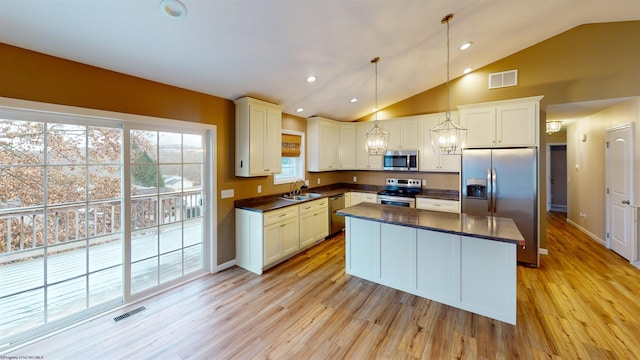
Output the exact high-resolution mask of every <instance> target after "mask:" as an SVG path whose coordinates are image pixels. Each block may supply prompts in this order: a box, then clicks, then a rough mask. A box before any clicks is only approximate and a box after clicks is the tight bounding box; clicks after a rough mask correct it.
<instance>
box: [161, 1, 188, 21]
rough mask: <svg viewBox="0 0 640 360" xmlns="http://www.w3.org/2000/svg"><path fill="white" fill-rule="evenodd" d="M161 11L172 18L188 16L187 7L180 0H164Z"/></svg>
mask: <svg viewBox="0 0 640 360" xmlns="http://www.w3.org/2000/svg"><path fill="white" fill-rule="evenodd" d="M160 12H162V13H163V14H165V15H167V16H168V17H170V18H174V19H179V18H183V17H185V16H187V7H186V6H185V4H183V3H181V2H180V1H178V0H162V1H160Z"/></svg>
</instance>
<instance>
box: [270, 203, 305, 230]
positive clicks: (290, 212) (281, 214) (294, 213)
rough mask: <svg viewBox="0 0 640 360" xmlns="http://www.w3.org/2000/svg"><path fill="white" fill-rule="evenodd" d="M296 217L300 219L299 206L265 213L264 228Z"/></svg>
mask: <svg viewBox="0 0 640 360" xmlns="http://www.w3.org/2000/svg"><path fill="white" fill-rule="evenodd" d="M294 217H298V205H294V206H287V207H285V208H282V209H278V210H272V211H268V212H266V213H264V226H267V225H271V224H273V223H276V222H279V221H282V220H287V219H291V218H294Z"/></svg>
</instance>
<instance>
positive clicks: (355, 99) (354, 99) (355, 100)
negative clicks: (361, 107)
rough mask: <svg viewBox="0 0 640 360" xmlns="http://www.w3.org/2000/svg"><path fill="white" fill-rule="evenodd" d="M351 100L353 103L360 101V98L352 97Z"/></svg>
mask: <svg viewBox="0 0 640 360" xmlns="http://www.w3.org/2000/svg"><path fill="white" fill-rule="evenodd" d="M349 102H352V103H354V102H358V98H352V99H351V100H349Z"/></svg>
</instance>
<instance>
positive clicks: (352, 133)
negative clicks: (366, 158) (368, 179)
mask: <svg viewBox="0 0 640 360" xmlns="http://www.w3.org/2000/svg"><path fill="white" fill-rule="evenodd" d="M339 148H340V169H342V170H352V169H355V168H356V125H355V124H350V123H349V124H344V123H341V124H340V146H339Z"/></svg>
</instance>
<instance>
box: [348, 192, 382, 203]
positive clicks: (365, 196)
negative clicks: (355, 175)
mask: <svg viewBox="0 0 640 360" xmlns="http://www.w3.org/2000/svg"><path fill="white" fill-rule="evenodd" d="M350 198H351V202H350V204H351V205H350V206H353V205H357V204H360V203H361V202H365V203H373V204H375V203H377V202H378V194H374V193H365V192H354V191H352V192H351V195H350Z"/></svg>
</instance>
